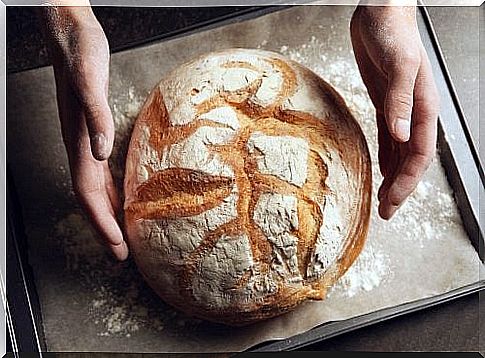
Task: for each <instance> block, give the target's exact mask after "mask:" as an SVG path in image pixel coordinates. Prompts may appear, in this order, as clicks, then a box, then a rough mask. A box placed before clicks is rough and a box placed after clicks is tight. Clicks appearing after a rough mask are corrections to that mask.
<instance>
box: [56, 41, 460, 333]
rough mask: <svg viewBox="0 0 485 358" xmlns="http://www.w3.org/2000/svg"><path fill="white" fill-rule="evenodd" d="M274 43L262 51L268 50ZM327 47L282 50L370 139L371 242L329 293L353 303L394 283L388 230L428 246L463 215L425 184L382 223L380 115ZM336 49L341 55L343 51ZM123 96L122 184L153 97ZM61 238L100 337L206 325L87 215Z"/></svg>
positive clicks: (116, 161) (118, 110)
mask: <svg viewBox="0 0 485 358" xmlns="http://www.w3.org/2000/svg"><path fill="white" fill-rule="evenodd" d="M266 45H267V43H266V44H265V43H262V44H261V45H260V46H259V47H260V48H264V47H265V46H266ZM326 46H327V45H326V44H324V43H321V42H319V40H318V39H317V38H315V37H313V36H312V37H310V38H309V40H308V42H307V43H305V44H302V45H300V46H299V47H294V48H290V47H289V46H281V48H280V49H279V51H280V53H281V54H282V55H284V56H286V57H288V58H290V59H292V60H295V61H297V62H299V63H301V64H302V65H305V66H307V67H309V68H310V69H312V70H313V71H314V72H315V73H317V74H318V75H320V76H321V77H322V78H324V79H325V80H326V81H327V82H329V83H330V84H331V85H333V86H334V87H335V89H336V90H337V91H338V92H339V93H340V94H341V95H342V96H343V97H344V99H345V101H346V103H347V105H348V106H349V108H350V109H351V111H352V113H353V114H354V116H355V117H356V119H357V120H358V122H359V123H360V124H361V126H362V129H363V131H364V133H365V135H366V138H367V141H368V144H369V148H370V151H371V156H372V164H373V178H374V180H373V192H374V194H373V199H374V200H373V201H374V204H373V213H372V225H371V229H370V233H369V237H368V240H367V242H366V245H365V247H364V250H363V252H362V254H361V255H360V256H359V257H358V259H357V260H356V262H355V264H354V265H353V266H352V267H351V268H350V269H349V270H348V272H347V273H346V274H345V275H344V276H343V277H342V278H341V279H340V280H339V282H338V283H337V284H336V285H335V286H334V288H333V289H332V290H331V291H330V293H329V294H330V295H337V296H344V297H351V296H355V295H358V294H359V293H361V292H366V291H371V290H372V289H374V288H375V287H377V286H379V285H382V284H383V283H384V282H385V281H386V280H390V279H392V277H393V272H392V270H391V269H390V262H389V256H388V255H387V253H386V252H385V251H384V250H383V249H382V248H381V245H380V241H379V240H381V239H382V237H384V236H385V235H384V233H385V232H386V230H389V228H392V230H393V231H398V232H402V237H401V239H402V240H404V241H405V240H417V241H418V243H419V246H420V247H424V245H425V244H426V241H427V240H439V239H440V238H441V237H440V232H439V231H436V230H435V229H434V228H436V227H442V226H446V225H454V224H458V223H455V222H454V220H455V218H457V212H456V208H455V205H454V201H453V198H452V193H451V192H442V191H440V190H439V189H437V188H435V187H433V185H432V183H430V182H428V181H423V182H421V183H420V184H419V185H418V188H417V190H416V191H415V193H414V194H413V195H412V196H411V197H410V198H409V200H408V201H407V202H406V203H405V204H404V205H403V206H402V208H401V209H400V211H399V214H398V215H396V216H395V217H394V218H393V219H392V220H391V221H390V222H384V221H382V220H380V219H379V218H378V217H377V200H376V193H377V189H378V187H379V184H380V182H381V175H380V173H379V169H378V162H377V141H376V139H377V132H376V126H375V119H374V115H375V112H374V109H373V107H372V104H371V102H370V100H369V98H368V95H367V92H366V89H365V87H364V84H363V83H362V80H361V77H360V74H359V71H358V69H357V65H356V63H355V61H349V60H348V59H346V56H345V55H344V52H343V51H349V49H344V48H340V49H338V50H339V51H341V52H342V56H341V57H340V56H339V55H338V54H337V56H335V57H332V58H327V56H326V55H325V52H326V51H325V48H326ZM339 51H337V52H339ZM125 88H127V91H126V93H125V94H124V95H121V96H118V97H117V98H116V99H113V100H112V103H111V107H112V109H113V117H114V120H115V124H116V128H117V134H116V144H115V148H114V150H113V155H112V158H111V163H110V164H111V166H112V170H113V173H114V176H115V178H116V181H117V183H118V185H121V184H122V180H123V172H124V160H125V155H126V149H127V145H128V141H129V137H130V133H131V128H132V125H133V122H134V119H135V117H136V115H137V113H138V111H139V109H140V107H141V105H142V104H143V98H145V96H146V95H147V94H146V93H139V94H137V93H136V91H135V88H134V87H133V86H131V85H130V84H126V86H125ZM431 193H432V195H433V196H434V197H437V200H438V202H439V204H440V210H436V208H435V207H432V206H431V205H434V206H436V205H435V204H433V203H431V202H430V200H428V199H429V196H430V195H431ZM54 235H55V236H56V238H58V239H59V240H62V244H61V245H60V247H63V248H64V250H65V257H66V268H67V269H68V270H70V271H71V272H72V273H73V274H74V275H75V276H77V277H79V279H80V280H81V281H82V284H83V285H84V286H85V287H86V288H87V289H88V290H90V291H91V292H92V295H93V299H92V301H91V302H90V305H89V307H88V308H87V311H88V314H89V316H90V318H91V319H92V320H93V321H94V323H95V324H96V325H97V326H98V327H99V332H98V335H100V336H107V335H111V336H126V337H129V336H130V335H132V334H134V333H136V332H137V331H139V330H141V329H150V330H169V331H170V332H171V333H172V334H175V335H183V334H184V332H188V331H190V330H191V328H195V327H197V326H198V325H199V324H200V323H201V321H199V320H196V319H191V318H188V317H186V316H185V315H184V314H182V313H180V312H177V311H175V310H173V309H172V308H171V307H169V306H167V305H165V304H164V303H163V302H161V300H159V299H158V297H157V296H156V295H155V294H154V293H153V292H152V291H151V290H150V289H149V288H148V287H147V286H146V285H145V284H144V282H143V281H142V279H141V277H140V276H139V275H138V273H137V272H136V268H135V267H134V264H133V262H132V261H131V260H129V262H125V263H114V261H113V260H111V259H109V257H108V254H107V253H106V252H105V251H104V250H103V248H102V247H101V246H100V245H99V244H98V243H96V242H95V240H93V233H92V232H91V230H90V229H89V225H88V222H87V221H86V219H85V218H84V217H83V216H82V214H81V212H80V211H78V212H75V213H71V214H69V215H67V216H66V217H64V218H62V219H61V220H59V221H58V223H57V225H56V227H55V232H54Z"/></svg>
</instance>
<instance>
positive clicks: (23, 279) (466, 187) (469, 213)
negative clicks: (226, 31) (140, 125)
mask: <svg viewBox="0 0 485 358" xmlns="http://www.w3.org/2000/svg"><path fill="white" fill-rule="evenodd" d="M277 9H278V8H265V9H263V10H261V9H258V10H255V11H254V12H248V13H246V14H244V15H240V16H237V17H234V18H232V19H224V20H223V21H222V22H214V23H212V24H211V25H209V26H216V25H218V24H225V23H227V21H242V20H244V19H245V18H251V17H255V16H257V15H260V14H264V13H266V12H268V11H274V10H277ZM420 26H421V28H422V29H423V30H424V31H422V36H423V42H424V44H425V46H426V48H427V50H428V53H429V55H430V58H431V61H432V64H433V68H434V70H435V77H436V81H437V83H438V85H439V86H440V88H441V89H442V94H443V99H442V109H443V110H442V117H441V118H440V133H439V146H440V149H441V157H442V160H443V164H444V165H445V168H446V170H447V174H448V177H449V180H450V183H451V185H452V187H453V189H454V191H455V193H456V195H457V203H458V206H459V208H460V211H461V213H462V216H463V220H464V223H465V227H466V228H467V231H468V234H469V237H470V238H471V239H472V241H473V242H474V245H475V246H476V248H477V249H478V250H479V251H480V254H481V257H482V259H483V228H481V227H480V225H479V220H478V218H479V216H478V214H477V213H478V212H479V211H478V209H479V207H478V204H477V203H478V200H475V199H478V198H479V197H480V195H483V170H482V168H481V165H480V163H479V162H478V159H477V158H478V156H477V155H476V150H475V149H474V146H473V144H472V142H471V137H470V135H469V131H468V129H467V128H466V124H465V121H464V116H463V113H462V111H461V109H460V105H459V102H458V99H457V96H456V94H455V92H454V89H453V86H452V83H451V80H450V78H449V74H448V73H447V70H446V67H445V66H444V61H443V59H442V55H441V52H440V50H439V47H438V45H437V41H436V38H435V36H434V33H433V30H432V26H431V24H430V22H429V18H428V17H427V14H426V11H425V9H424V8H423V9H422V17H420ZM197 30H198V29H195V28H192V29H190V31H197ZM183 34H186V33H185V32H184V33H183ZM178 35H182V33H180V34H178ZM164 37H165V36H164ZM165 38H166V37H165ZM153 40H158V41H159V40H161V38H160V37H157V38H155V39H153ZM445 89H446V90H445ZM451 135H453V136H455V137H456V138H455V140H453V141H451V142H448V139H449V138H450V137H451ZM461 137H463V138H461ZM12 195H14V194H12ZM482 197H483V196H482ZM8 208H9V210H8V212H9V215H12V216H13V218H12V220H17V223H18V225H17V228H16V225H12V228H11V230H12V234H13V235H11V238H9V240H11V241H9V250H8V254H9V258H10V257H12V258H13V259H12V263H13V265H19V266H17V268H18V267H23V269H22V270H17V271H18V272H19V273H21V275H20V277H19V278H18V279H19V281H18V283H19V285H18V287H17V288H12V287H13V286H12V285H13V283H12V285H10V278H11V277H15V276H10V275H9V287H8V288H7V290H8V293H9V302H16V304H15V305H10V306H11V307H12V309H11V310H10V311H11V312H10V313H11V316H12V318H13V323H14V324H15V325H17V324H18V325H19V329H18V330H16V332H19V333H20V334H21V337H17V338H22V339H16V342H17V343H18V344H17V347H18V348H19V350H22V351H35V350H38V349H39V348H40V349H42V348H43V346H42V339H41V338H39V337H40V336H41V332H40V329H39V327H41V325H40V324H39V323H40V322H39V319H38V318H37V317H38V316H39V315H38V314H39V311H38V307H37V308H36V305H35V287H34V285H33V281H32V280H31V279H30V278H29V274H28V266H27V265H26V262H27V261H26V260H25V258H23V257H21V253H22V252H24V250H22V249H18V246H21V240H19V238H20V239H21V232H22V224H21V222H19V221H18V219H19V218H18V212H19V211H16V210H15V208H14V207H13V206H11V203H9V206H8ZM12 243H13V244H12ZM480 245H481V246H480ZM480 247H481V248H480ZM15 259H16V260H17V261H15ZM15 262H17V263H16V264H15ZM22 262H23V263H24V265H21V263H22ZM9 263H10V261H9ZM9 267H11V268H12V270H14V269H15V266H11V265H9ZM9 272H10V270H9ZM482 288H484V283H483V282H481V283H477V284H474V285H470V286H466V287H463V288H462V289H459V290H456V291H453V292H450V293H447V294H444V295H440V296H436V297H433V298H430V299H425V300H419V301H415V302H411V303H409V304H405V305H401V306H396V307H393V308H390V309H386V310H382V311H377V312H373V313H371V314H368V315H364V316H359V317H356V318H353V319H349V320H345V321H339V322H332V323H328V324H324V325H322V326H320V327H317V328H315V329H313V330H310V331H308V332H306V333H304V334H302V335H298V336H295V337H292V338H289V339H287V340H283V341H278V342H276V343H269V344H268V343H264V344H262V345H260V346H258V348H257V350H281V349H297V348H299V347H303V346H305V345H308V344H310V343H314V342H316V341H319V340H322V339H325V338H329V337H332V336H335V335H338V334H342V333H345V332H348V331H351V330H354V329H357V328H360V327H363V326H366V325H370V324H373V323H377V322H381V321H383V320H386V319H389V318H392V317H395V316H399V315H402V314H405V313H408V312H412V311H416V310H420V309H424V308H427V307H430V306H433V305H436V304H439V303H442V302H446V301H449V300H452V299H455V298H458V297H461V296H464V295H466V294H470V293H473V292H476V291H478V290H480V289H482ZM16 291H17V293H19V296H14V297H23V301H21V300H18V299H15V298H12V295H14V294H15V292H16ZM17 302H21V303H20V304H18V303H17ZM22 305H23V307H24V309H22ZM19 306H20V307H19ZM20 314H22V315H23V318H22V317H19V316H18V315H20ZM36 314H37V317H36ZM15 315H17V316H15ZM29 316H30V321H29ZM23 322H25V324H30V325H31V327H30V328H29V327H27V328H28V329H21V328H22V324H23ZM29 332H30V333H29ZM19 333H17V334H19ZM36 335H37V337H36ZM29 336H30V339H29ZM29 342H30V344H31V346H30V347H32V348H31V349H29V348H26V347H28V344H29Z"/></svg>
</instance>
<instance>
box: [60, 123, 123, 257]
mask: <svg viewBox="0 0 485 358" xmlns="http://www.w3.org/2000/svg"><path fill="white" fill-rule="evenodd" d="M76 116H77V117H79V118H80V119H79V118H78V120H76V121H73V122H74V123H77V125H76V126H75V127H74V128H75V129H77V131H76V133H77V138H76V139H75V140H73V142H74V144H73V143H70V145H69V146H68V155H69V164H70V168H71V175H72V179H73V186H74V192H75V193H76V196H77V197H78V199H79V201H80V203H81V205H82V207H83V209H84V211H85V213H86V214H87V216H88V218H89V220H90V222H91V223H92V224H93V226H94V228H95V230H96V231H97V232H98V234H99V235H100V236H101V239H102V242H103V243H104V244H105V245H106V246H107V247H108V248H109V250H110V251H111V252H112V253H113V255H114V256H115V257H116V258H117V259H118V260H124V259H126V257H127V256H128V247H127V245H126V243H125V241H124V239H123V234H122V231H121V229H120V227H119V225H118V222H117V220H116V211H115V209H114V207H113V205H112V203H111V199H110V195H109V194H108V189H107V186H108V187H110V185H111V184H110V179H108V180H106V178H105V177H106V176H105V170H106V169H105V168H106V167H107V162H99V161H97V160H95V159H94V158H93V157H92V155H91V151H90V143H89V138H88V136H87V127H86V125H85V123H84V122H83V116H82V115H76ZM109 178H110V177H109ZM112 187H113V188H114V185H112Z"/></svg>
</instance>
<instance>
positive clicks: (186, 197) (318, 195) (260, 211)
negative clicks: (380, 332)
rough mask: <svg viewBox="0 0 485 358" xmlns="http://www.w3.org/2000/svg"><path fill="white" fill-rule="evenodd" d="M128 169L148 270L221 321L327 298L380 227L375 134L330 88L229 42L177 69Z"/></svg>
mask: <svg viewBox="0 0 485 358" xmlns="http://www.w3.org/2000/svg"><path fill="white" fill-rule="evenodd" d="M125 174H126V175H125V183H124V190H125V204H124V210H125V224H126V232H127V236H128V244H129V247H130V250H131V252H132V254H133V256H134V259H135V261H136V264H137V266H138V268H139V270H140V272H141V273H142V275H143V276H144V278H145V279H146V281H147V282H148V284H149V285H150V286H151V287H152V288H153V289H154V290H155V291H156V292H157V293H158V295H160V296H161V297H162V299H163V300H164V301H166V302H167V303H169V304H171V305H173V306H175V307H177V308H178V309H180V310H182V311H185V312H186V313H188V314H191V315H195V316H197V317H199V318H203V319H207V320H210V321H215V322H222V323H226V324H231V325H243V324H248V323H251V322H255V321H258V320H262V319H266V318H269V317H274V316H276V315H279V314H282V313H284V312H287V311H288V310H290V309H292V308H294V307H295V306H297V305H298V304H300V303H301V302H303V301H305V300H308V299H318V300H321V299H324V298H325V295H326V291H327V289H328V288H329V287H331V286H332V285H333V284H334V283H335V282H336V280H337V279H338V278H339V277H340V276H341V275H342V274H343V273H344V272H345V271H346V270H347V269H348V268H349V266H350V265H351V264H352V262H353V261H354V260H355V258H356V257H357V256H358V254H359V253H360V251H361V249H362V246H363V244H364V241H365V237H366V235H367V229H368V225H369V218H370V204H371V181H372V178H371V161H370V156H369V152H368V148H367V144H366V141H365V137H364V135H363V133H362V131H361V129H360V127H359V125H358V123H357V122H356V121H355V119H354V118H353V117H352V115H351V113H350V112H349V110H348V108H347V107H346V105H345V103H344V101H343V99H342V98H341V97H340V96H339V95H338V94H337V93H336V91H335V90H334V89H333V88H332V87H331V86H330V85H329V84H328V83H326V82H325V81H324V80H322V79H321V78H320V77H318V76H317V75H316V74H314V73H313V72H311V71H310V70H309V69H307V68H304V67H303V66H301V65H299V64H297V63H296V62H293V61H290V60H288V59H286V58H284V57H282V56H281V55H278V54H276V53H272V52H267V51H260V50H248V49H230V50H225V51H221V52H214V53H210V54H207V55H205V56H202V57H199V58H197V59H195V60H193V61H191V62H189V63H186V64H184V65H182V66H180V67H178V68H176V69H175V70H173V71H172V72H170V73H169V74H168V75H167V76H166V77H165V78H164V79H163V80H162V81H161V82H160V83H159V84H158V85H157V86H156V87H155V88H154V89H153V91H152V92H151V94H150V96H149V97H148V99H147V100H146V102H145V104H144V106H143V108H142V110H141V112H140V114H139V115H138V118H137V120H136V123H135V127H134V129H133V133H132V137H131V142H130V147H129V150H128V157H127V163H126V173H125Z"/></svg>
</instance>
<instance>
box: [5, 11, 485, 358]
mask: <svg viewBox="0 0 485 358" xmlns="http://www.w3.org/2000/svg"><path fill="white" fill-rule="evenodd" d="M484 9H485V8H484V6H483V5H482V7H481V8H432V9H430V15H431V18H432V20H433V21H434V25H435V28H436V31H437V35H438V39H439V41H440V45H441V47H442V50H443V52H444V55H445V59H446V61H447V63H448V66H449V69H450V73H451V76H452V79H453V81H454V83H455V86H456V87H457V92H458V96H459V98H460V100H461V103H462V105H463V106H464V110H465V114H466V115H467V119H468V122H469V125H470V127H471V130H472V134H473V135H474V138H475V140H476V141H477V143H478V140H479V128H480V124H479V120H478V118H479V117H480V116H479V112H478V108H479V106H478V104H479V91H478V88H479V81H478V67H479V63H480V61H479V36H478V32H479V22H481V28H480V31H481V34H482V35H483V29H484V26H483V23H484V21H483V18H484V15H483V14H484V12H485V11H484ZM234 11H247V8H243V7H232V8H223V7H221V8H210V9H208V8H200V9H193V8H187V9H167V8H165V9H163V8H136V9H135V8H113V7H110V8H104V7H100V8H96V9H95V13H96V15H97V17H98V19H99V20H100V22H101V24H102V25H103V28H104V29H105V32H106V34H107V37H108V40H109V42H110V45H111V48H112V49H113V50H114V51H117V50H121V49H123V48H127V47H129V46H131V45H133V44H134V43H137V42H140V41H145V40H146V39H149V38H152V37H154V36H160V35H163V34H167V33H169V32H174V31H178V30H180V29H182V28H186V27H188V26H194V25H197V24H200V23H205V22H208V21H211V19H213V18H214V17H215V16H217V17H221V16H230V15H231V14H232V13H234ZM35 18H36V14H35V9H33V8H14V7H9V8H8V9H7V69H8V72H16V71H22V70H26V69H31V68H36V67H40V66H45V65H48V59H47V54H46V51H45V46H44V43H43V41H42V37H41V35H40V32H39V28H38V24H37V22H36V21H35ZM483 38H484V37H483V36H482V42H483ZM482 48H483V47H482ZM482 77H483V76H482ZM482 122H483V121H482ZM481 152H482V154H483V146H481ZM480 302H481V304H480ZM484 303H485V293H483V292H482V293H481V294H473V295H469V296H467V297H465V298H461V299H458V300H455V301H453V302H450V303H446V304H442V305H439V306H436V307H433V308H428V309H425V310H423V311H420V312H417V313H413V314H409V315H406V316H403V317H399V318H394V319H392V320H389V321H386V322H383V323H380V324H376V325H373V326H370V327H366V328H363V329H359V330H357V331H353V332H351V333H347V334H344V335H341V336H338V337H335V338H332V339H328V340H325V341H323V342H320V343H318V344H313V345H311V346H308V347H307V348H305V349H306V350H321V351H324V350H325V351H326V350H338V351H481V352H485V308H484V307H485V306H484Z"/></svg>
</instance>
